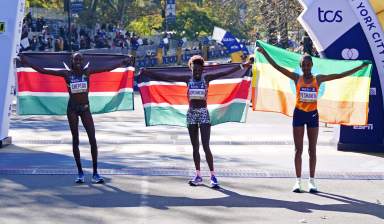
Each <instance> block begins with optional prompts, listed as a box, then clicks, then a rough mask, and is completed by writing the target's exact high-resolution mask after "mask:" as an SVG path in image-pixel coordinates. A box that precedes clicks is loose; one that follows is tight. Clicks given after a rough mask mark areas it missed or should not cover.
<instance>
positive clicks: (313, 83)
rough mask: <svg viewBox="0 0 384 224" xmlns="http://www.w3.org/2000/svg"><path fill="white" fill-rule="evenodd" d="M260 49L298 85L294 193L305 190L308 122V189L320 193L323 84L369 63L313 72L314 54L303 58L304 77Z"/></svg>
mask: <svg viewBox="0 0 384 224" xmlns="http://www.w3.org/2000/svg"><path fill="white" fill-rule="evenodd" d="M257 50H258V51H259V52H260V53H262V54H263V55H264V57H265V58H266V59H267V61H268V62H269V63H270V64H271V65H272V66H273V67H274V68H275V69H276V70H278V71H279V72H281V73H282V74H283V75H285V76H287V77H288V78H290V79H292V80H293V81H294V82H295V84H296V106H295V110H294V112H293V122H292V125H293V139H294V142H295V169H296V177H297V180H296V183H295V185H294V187H293V192H296V193H299V192H302V191H303V190H302V185H301V166H302V159H301V155H302V154H303V139H304V130H305V129H304V126H305V125H307V135H308V142H309V148H308V151H309V174H310V178H309V182H308V191H309V192H311V193H315V192H317V187H316V185H315V179H314V178H315V170H316V144H317V137H318V135H319V114H318V111H317V100H318V93H319V86H320V85H321V83H323V82H326V81H331V80H334V79H340V78H343V77H346V76H349V75H352V74H354V73H355V72H357V71H359V70H360V69H362V68H364V67H365V66H368V65H369V64H368V63H364V64H362V65H360V66H358V67H356V68H354V69H351V70H349V71H346V72H343V73H340V74H330V75H321V74H319V75H314V74H312V72H311V71H312V67H313V63H312V57H311V56H310V55H304V56H303V57H302V59H301V61H300V67H301V70H302V72H303V75H302V76H301V75H299V74H297V73H294V72H291V71H289V70H288V69H286V68H283V67H282V66H280V65H278V64H277V63H276V62H275V61H274V60H273V59H272V58H271V57H270V55H269V54H268V53H267V52H266V51H265V50H264V49H263V48H262V47H259V48H258V49H257Z"/></svg>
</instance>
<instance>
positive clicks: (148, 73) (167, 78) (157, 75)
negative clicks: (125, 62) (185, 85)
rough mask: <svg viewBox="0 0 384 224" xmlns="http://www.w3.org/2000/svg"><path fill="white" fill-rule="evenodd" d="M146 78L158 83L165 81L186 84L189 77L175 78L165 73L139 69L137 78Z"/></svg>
mask: <svg viewBox="0 0 384 224" xmlns="http://www.w3.org/2000/svg"><path fill="white" fill-rule="evenodd" d="M143 75H145V76H148V77H150V78H154V79H158V80H160V81H166V82H172V81H173V82H188V81H189V79H190V76H189V75H182V76H175V75H169V74H167V73H158V72H156V73H155V72H152V71H151V70H146V69H144V68H141V69H140V72H139V76H141V77H142V76H143Z"/></svg>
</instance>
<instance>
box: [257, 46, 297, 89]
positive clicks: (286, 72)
mask: <svg viewBox="0 0 384 224" xmlns="http://www.w3.org/2000/svg"><path fill="white" fill-rule="evenodd" d="M257 51H258V52H260V53H261V54H263V55H264V57H265V58H266V59H267V61H268V62H269V63H270V64H271V65H272V66H273V67H274V68H275V69H276V70H278V71H279V72H281V73H283V75H285V76H287V77H288V78H290V79H292V80H293V81H295V82H297V80H299V75H298V74H296V73H294V72H291V71H289V70H288V69H286V68H283V67H281V66H280V65H278V64H277V63H276V62H275V60H273V59H272V58H271V56H270V55H269V54H268V53H267V52H266V51H265V50H264V48H262V47H258V48H257Z"/></svg>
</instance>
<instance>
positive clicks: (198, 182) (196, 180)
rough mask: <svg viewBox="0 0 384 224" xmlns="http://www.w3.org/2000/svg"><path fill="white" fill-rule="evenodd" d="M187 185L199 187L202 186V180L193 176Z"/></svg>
mask: <svg viewBox="0 0 384 224" xmlns="http://www.w3.org/2000/svg"><path fill="white" fill-rule="evenodd" d="M188 183H189V185H191V186H199V185H202V184H203V178H201V177H200V176H197V175H196V176H195V177H194V178H192V180H190V181H189V182H188Z"/></svg>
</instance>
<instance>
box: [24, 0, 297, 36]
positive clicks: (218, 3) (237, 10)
mask: <svg viewBox="0 0 384 224" xmlns="http://www.w3.org/2000/svg"><path fill="white" fill-rule="evenodd" d="M63 2H64V0H27V4H28V6H34V7H44V8H63ZM165 2H166V1H165V0H84V6H85V10H84V11H83V12H82V13H80V15H79V16H80V17H79V19H77V22H78V23H80V24H83V25H87V26H88V27H94V25H95V24H96V23H99V24H103V23H108V24H114V25H117V26H119V27H121V28H127V29H129V30H130V31H134V32H135V33H137V34H139V35H141V36H147V35H152V34H154V33H156V32H158V31H159V32H161V31H164V30H165V29H166V27H167V28H168V30H169V31H175V32H176V33H177V34H178V35H179V36H186V37H188V38H192V39H193V38H198V37H201V36H205V35H210V34H211V33H212V31H213V27H214V26H219V27H222V28H224V29H226V30H229V31H231V32H232V33H233V34H234V35H235V36H237V37H238V38H245V39H254V37H255V35H256V33H257V32H258V33H262V34H264V33H265V34H266V35H265V36H269V35H270V33H271V30H273V29H274V30H276V31H278V33H285V34H286V33H287V32H286V30H287V29H288V30H294V31H298V30H299V29H301V26H300V25H299V23H298V22H297V21H296V18H297V16H298V15H299V13H300V11H301V7H300V4H299V3H298V2H297V1H296V0H295V1H294V0H273V1H271V0H251V1H250V0H225V1H223V0H176V23H175V24H168V26H166V24H165V21H164V14H165V12H164V8H165ZM284 21H286V22H284ZM276 24H277V25H278V26H277V25H276Z"/></svg>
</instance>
